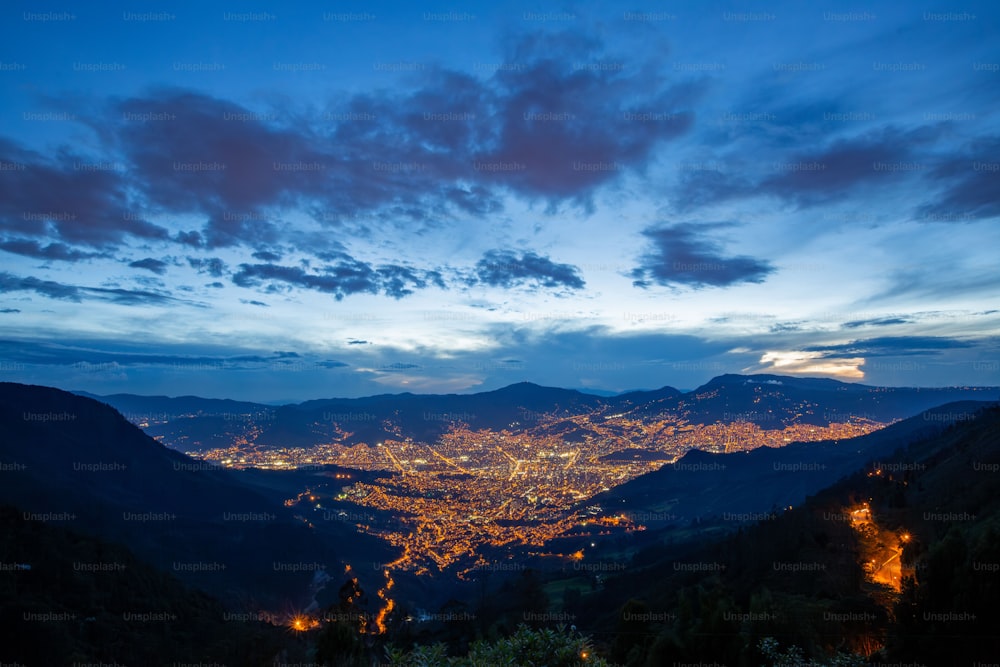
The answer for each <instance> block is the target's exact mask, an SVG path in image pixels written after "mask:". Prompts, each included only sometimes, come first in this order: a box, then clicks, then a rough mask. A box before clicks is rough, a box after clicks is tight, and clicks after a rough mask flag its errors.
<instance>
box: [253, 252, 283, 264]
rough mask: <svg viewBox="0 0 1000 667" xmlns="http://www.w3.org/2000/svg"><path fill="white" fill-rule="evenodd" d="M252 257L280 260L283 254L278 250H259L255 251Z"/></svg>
mask: <svg viewBox="0 0 1000 667" xmlns="http://www.w3.org/2000/svg"><path fill="white" fill-rule="evenodd" d="M252 257H253V258H254V259H259V260H261V261H262V262H280V261H281V257H282V256H281V254H279V253H276V252H271V251H270V250H258V251H256V252H254V253H253V255H252Z"/></svg>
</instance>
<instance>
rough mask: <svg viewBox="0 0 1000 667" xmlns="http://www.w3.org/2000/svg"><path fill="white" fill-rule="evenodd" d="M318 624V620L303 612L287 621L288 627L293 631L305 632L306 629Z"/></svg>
mask: <svg viewBox="0 0 1000 667" xmlns="http://www.w3.org/2000/svg"><path fill="white" fill-rule="evenodd" d="M318 625H319V621H317V620H316V619H315V618H310V617H308V616H305V615H303V614H299V615H297V616H293V617H292V620H291V621H290V622H289V623H288V627H290V628H291V629H292V630H294V631H295V632H305V631H306V630H309V629H311V628H315V627H316V626H318Z"/></svg>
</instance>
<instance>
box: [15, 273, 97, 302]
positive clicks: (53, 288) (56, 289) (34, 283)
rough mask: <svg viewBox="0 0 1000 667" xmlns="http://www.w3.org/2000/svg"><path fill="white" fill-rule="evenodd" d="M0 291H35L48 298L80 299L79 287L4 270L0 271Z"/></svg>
mask: <svg viewBox="0 0 1000 667" xmlns="http://www.w3.org/2000/svg"><path fill="white" fill-rule="evenodd" d="M0 292H35V293H37V294H41V295H42V296H47V297H49V298H50V299H65V300H67V301H80V300H81V295H80V289H79V288H77V287H74V286H72V285H64V284H62V283H57V282H54V281H52V280H41V279H39V278H35V277H33V276H27V277H24V278H21V277H19V276H15V275H14V274H12V273H7V272H6V271H0Z"/></svg>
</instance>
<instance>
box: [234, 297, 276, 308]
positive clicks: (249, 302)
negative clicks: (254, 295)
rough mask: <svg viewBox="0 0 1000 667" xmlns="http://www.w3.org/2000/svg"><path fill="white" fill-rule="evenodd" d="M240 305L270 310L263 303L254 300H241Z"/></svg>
mask: <svg viewBox="0 0 1000 667" xmlns="http://www.w3.org/2000/svg"><path fill="white" fill-rule="evenodd" d="M240 303H245V304H247V305H248V306H261V307H263V308H270V306H269V305H267V304H266V303H264V302H263V301H255V300H254V299H240Z"/></svg>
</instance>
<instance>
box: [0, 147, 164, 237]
mask: <svg viewBox="0 0 1000 667" xmlns="http://www.w3.org/2000/svg"><path fill="white" fill-rule="evenodd" d="M0 161H3V162H5V163H10V164H14V165H17V166H18V168H16V169H11V170H7V171H5V173H4V177H3V178H2V179H0V220H2V221H3V224H4V227H5V228H6V230H7V231H11V232H16V233H18V234H20V235H22V236H29V237H36V238H48V237H52V236H55V237H58V238H59V239H60V240H61V241H63V242H66V243H70V244H83V245H90V246H94V247H103V246H109V245H114V244H117V243H119V242H121V241H122V240H123V239H125V238H127V237H129V236H133V237H136V238H141V239H147V240H156V239H161V240H162V239H167V238H168V236H169V234H168V232H167V230H166V229H164V228H162V227H159V226H157V225H154V224H152V223H149V222H147V221H145V220H142V219H132V218H131V217H129V216H126V215H125V213H126V212H127V211H128V209H129V201H130V200H129V197H128V196H127V195H126V192H127V190H128V186H129V183H128V180H127V179H128V175H127V173H126V171H125V170H124V169H122V168H120V167H121V165H118V164H117V163H104V162H100V161H98V162H95V161H94V160H93V159H88V158H85V157H83V156H80V155H78V154H76V153H73V152H72V151H70V150H69V149H67V148H61V149H58V150H56V151H55V154H54V156H53V157H52V158H51V159H50V158H46V157H44V156H42V155H40V154H38V153H35V152H33V151H29V150H26V149H23V148H21V147H19V146H17V145H16V144H14V143H13V142H11V141H9V140H7V139H4V138H0ZM127 217H128V219H126V218H127Z"/></svg>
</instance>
